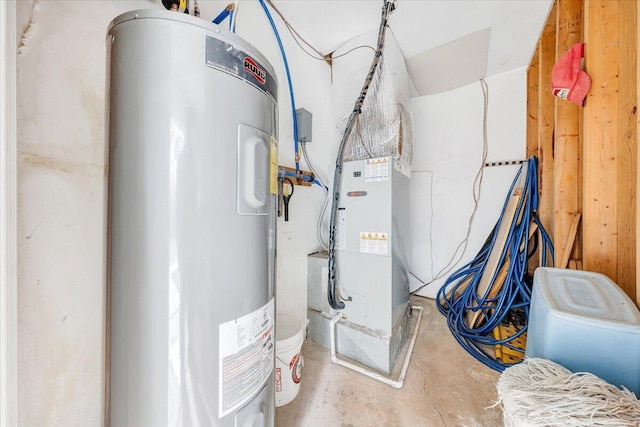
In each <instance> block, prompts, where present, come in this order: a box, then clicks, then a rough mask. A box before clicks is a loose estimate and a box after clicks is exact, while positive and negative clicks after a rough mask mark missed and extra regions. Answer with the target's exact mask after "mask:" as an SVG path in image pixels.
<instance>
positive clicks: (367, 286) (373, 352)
mask: <svg viewBox="0 0 640 427" xmlns="http://www.w3.org/2000/svg"><path fill="white" fill-rule="evenodd" d="M409 184H410V180H409V178H408V177H407V176H405V175H403V174H402V173H401V172H399V171H398V169H397V168H396V167H395V166H394V160H393V158H392V157H381V158H376V159H366V160H357V161H352V162H345V163H344V165H343V172H342V183H341V189H340V200H339V205H338V213H337V216H338V217H337V236H336V246H335V248H336V267H337V272H336V281H337V285H338V288H339V295H343V296H344V297H345V298H348V297H350V298H351V301H344V303H345V308H344V309H343V310H339V311H340V312H342V313H343V314H344V315H345V316H346V318H345V320H342V321H340V322H339V323H338V325H337V326H338V329H337V333H336V337H337V351H338V353H339V354H341V355H343V356H346V357H349V358H351V359H353V360H355V361H357V362H359V363H361V364H364V365H366V366H368V367H370V368H373V369H376V370H378V371H381V372H385V373H390V372H391V371H392V370H393V366H394V365H395V362H396V359H397V357H398V355H399V354H400V352H401V350H402V347H403V346H404V344H405V342H406V341H407V338H408V336H409V322H408V320H409V316H408V313H409V273H408V267H407V265H408V263H407V260H408V259H409V252H408V249H409V248H408V245H405V242H408V238H409V226H410V222H409V221H410V216H409ZM308 262H309V276H308V278H309V295H310V297H309V302H310V308H309V310H308V315H309V320H310V325H309V337H310V338H311V339H312V340H314V341H316V342H319V343H321V344H324V345H326V346H329V337H328V333H329V327H328V321H329V320H328V319H330V318H331V317H333V316H334V315H335V314H336V313H338V311H336V310H331V309H329V312H328V313H327V312H325V310H327V309H328V307H327V306H325V302H324V301H326V298H327V297H326V295H327V293H326V286H327V284H326V280H324V276H327V274H328V273H327V269H326V265H327V264H326V261H325V259H323V254H312V255H310V256H309V258H308ZM318 270H319V271H318ZM318 297H322V298H324V301H323V302H322V303H318V299H319V298H318ZM311 304H313V306H311Z"/></svg>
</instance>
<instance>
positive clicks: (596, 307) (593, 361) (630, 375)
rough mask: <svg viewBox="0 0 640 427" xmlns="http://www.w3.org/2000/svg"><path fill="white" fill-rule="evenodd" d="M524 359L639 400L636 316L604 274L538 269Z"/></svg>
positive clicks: (638, 315) (639, 342)
mask: <svg viewBox="0 0 640 427" xmlns="http://www.w3.org/2000/svg"><path fill="white" fill-rule="evenodd" d="M526 356H527V357H541V358H545V359H550V360H553V361H554V362H556V363H559V364H561V365H563V366H564V367H566V368H567V369H569V370H571V371H573V372H591V373H593V374H595V375H597V376H598V377H600V378H602V379H603V380H605V381H607V382H609V383H611V384H613V385H615V386H618V387H620V386H621V385H624V386H625V387H626V388H628V389H629V390H631V391H633V392H634V393H635V394H636V396H639V397H640V311H638V309H637V308H636V306H635V304H634V303H633V301H631V299H630V298H629V297H628V296H627V295H626V294H625V293H624V292H623V291H622V289H620V288H619V287H618V285H616V284H615V283H614V282H613V281H611V279H609V278H608V277H606V276H605V275H602V274H599V273H592V272H587V271H579V270H566V269H557V268H546V267H545V268H538V269H537V270H536V271H535V274H534V285H533V295H532V298H531V307H530V312H529V330H528V333H527V348H526Z"/></svg>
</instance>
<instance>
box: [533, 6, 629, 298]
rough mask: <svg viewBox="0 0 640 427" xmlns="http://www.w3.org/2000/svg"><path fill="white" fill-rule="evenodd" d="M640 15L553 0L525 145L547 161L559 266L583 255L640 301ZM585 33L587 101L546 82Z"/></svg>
mask: <svg viewBox="0 0 640 427" xmlns="http://www.w3.org/2000/svg"><path fill="white" fill-rule="evenodd" d="M638 16H639V13H638V10H637V4H636V2H635V1H628V0H556V2H555V4H554V6H553V8H552V10H551V12H550V14H549V18H548V21H547V24H546V25H545V27H544V30H543V32H542V35H541V37H540V40H539V42H538V46H537V49H536V53H535V54H534V56H533V59H532V61H531V65H530V67H529V70H528V73H527V77H528V92H529V93H528V102H527V115H528V116H527V153H528V154H530V155H531V154H535V155H537V156H538V158H539V160H540V171H539V175H540V200H541V201H540V210H539V214H540V218H541V220H542V223H543V225H544V226H545V227H546V228H547V231H548V232H549V234H550V235H551V236H552V237H553V243H554V246H555V250H556V253H555V265H556V266H557V267H566V265H562V264H564V263H565V262H566V260H569V259H572V260H573V261H572V265H576V260H577V261H578V262H577V264H578V265H579V264H580V262H581V263H582V265H583V268H584V269H585V270H589V271H597V272H600V273H604V274H606V275H607V276H609V277H610V278H611V279H612V280H614V281H615V282H616V283H618V284H619V285H620V287H622V289H624V291H625V292H626V293H627V294H628V295H629V296H630V297H631V298H632V299H634V300H635V301H636V302H637V303H638V304H639V305H640V280H638V277H640V263H639V262H638V251H637V250H636V247H637V245H638V241H639V240H640V231H639V230H638V223H639V222H640V221H639V220H638V215H637V212H638V209H639V207H640V204H639V203H638V201H637V197H636V194H637V188H638V182H639V179H638V172H637V171H638V156H637V134H638V130H639V122H638V115H637V111H636V110H637V104H638V99H639V96H640V95H639V92H638V87H637V78H638V70H639V69H640V68H639V65H638V64H639V62H638V56H637V52H636V48H637V44H638V40H639V39H638V31H637V20H638ZM580 41H582V42H584V43H585V71H586V72H587V73H588V74H589V75H590V77H591V81H592V84H591V89H590V91H589V94H588V95H587V98H586V100H585V104H584V106H578V105H575V104H573V103H571V102H569V101H565V100H561V99H559V98H555V97H553V95H552V94H551V89H550V86H549V83H550V76H551V69H552V67H553V65H554V64H555V62H556V61H557V59H558V58H559V57H560V56H561V55H562V54H563V53H564V52H566V50H567V49H568V48H569V47H571V46H572V45H574V44H575V43H578V42H580ZM579 219H580V222H579V223H578V224H579V227H578V231H577V236H576V238H575V239H572V238H571V237H570V236H572V227H573V230H575V224H576V222H577V221H578V220H579Z"/></svg>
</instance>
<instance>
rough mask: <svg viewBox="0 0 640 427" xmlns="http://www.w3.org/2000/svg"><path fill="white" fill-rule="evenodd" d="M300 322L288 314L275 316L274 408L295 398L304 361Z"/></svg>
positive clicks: (302, 335)
mask: <svg viewBox="0 0 640 427" xmlns="http://www.w3.org/2000/svg"><path fill="white" fill-rule="evenodd" d="M303 341H304V334H303V327H302V322H301V321H300V319H298V318H297V317H294V316H291V315H288V314H278V315H277V316H276V373H275V382H276V406H284V405H286V404H287V403H290V402H291V401H292V400H293V399H295V398H296V396H297V395H298V392H299V391H300V379H301V375H302V367H303V366H304V361H303V359H302V353H301V350H302V342H303Z"/></svg>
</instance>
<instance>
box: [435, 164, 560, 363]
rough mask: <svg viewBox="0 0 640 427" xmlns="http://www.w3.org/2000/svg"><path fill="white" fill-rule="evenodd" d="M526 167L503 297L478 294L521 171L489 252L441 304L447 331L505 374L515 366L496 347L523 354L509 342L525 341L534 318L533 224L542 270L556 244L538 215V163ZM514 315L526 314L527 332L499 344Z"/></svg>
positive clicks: (457, 275) (452, 283) (443, 292)
mask: <svg viewBox="0 0 640 427" xmlns="http://www.w3.org/2000/svg"><path fill="white" fill-rule="evenodd" d="M527 164H528V168H527V176H526V180H525V183H524V188H523V190H522V194H523V197H522V198H521V199H520V202H519V203H518V206H517V209H516V213H515V215H514V219H513V222H512V224H511V226H510V228H509V234H508V237H507V243H506V245H505V247H504V248H503V250H502V253H501V254H500V261H499V263H498V266H501V265H503V264H504V262H505V258H506V257H507V254H511V255H510V258H509V261H508V262H509V267H508V271H507V277H506V279H505V282H504V284H503V286H502V288H501V289H500V291H499V292H498V294H497V295H496V296H495V297H493V298H489V297H488V294H489V292H490V290H491V288H492V286H489V288H488V289H487V291H486V292H485V294H484V295H483V296H482V297H480V296H479V295H478V293H477V289H478V285H479V283H480V279H481V277H482V275H483V273H484V269H485V266H486V263H487V260H488V259H489V255H490V253H491V250H492V249H493V246H494V244H495V240H496V237H497V234H498V230H499V228H500V224H501V222H502V221H503V219H504V218H503V215H504V212H505V209H506V207H507V203H508V201H509V198H510V197H511V193H512V192H513V189H514V187H515V185H516V182H517V181H518V177H519V176H520V173H521V172H522V168H520V170H519V171H518V174H517V175H516V178H515V179H514V180H513V183H512V184H511V188H510V189H509V193H508V194H509V195H508V196H507V198H506V200H505V203H504V206H503V208H502V213H501V215H500V219H499V220H498V222H497V224H496V226H495V228H494V229H493V231H492V233H491V235H490V236H489V239H487V242H486V243H485V245H484V247H483V248H482V249H481V251H480V253H478V255H477V256H476V257H475V258H474V259H473V260H472V261H471V262H469V263H468V264H466V265H465V266H463V267H462V268H460V269H459V270H457V271H456V272H454V273H453V274H452V275H451V276H450V277H449V278H448V279H447V280H446V282H445V283H444V285H443V286H442V287H441V288H440V290H439V291H438V295H437V299H436V303H437V305H438V309H439V310H440V312H441V313H442V314H443V315H445V316H447V325H448V326H449V329H450V330H451V333H452V334H453V336H454V337H455V339H456V340H457V341H458V342H459V343H460V345H461V346H462V347H463V348H464V349H465V350H466V351H467V352H469V353H470V354H471V355H472V356H473V357H475V358H476V359H478V360H479V361H480V362H482V363H484V364H485V365H487V366H488V367H490V368H492V369H495V370H496V371H500V372H501V371H503V370H504V369H505V368H507V367H509V366H511V365H512V364H505V363H502V362H500V361H499V360H497V359H496V358H495V357H494V356H493V354H492V353H493V351H494V350H493V346H495V345H497V344H501V345H502V346H505V347H507V348H510V349H512V350H516V351H521V349H519V348H517V347H515V346H513V345H512V344H510V343H509V341H511V340H513V339H516V338H517V337H519V336H521V335H522V334H524V333H525V332H526V330H527V324H526V319H528V317H529V303H530V301H531V285H530V284H529V283H528V282H527V280H526V279H525V276H526V272H527V260H528V259H529V258H530V257H531V256H532V255H533V253H535V251H536V248H535V247H534V248H533V249H532V250H531V252H529V229H530V225H531V223H532V222H533V223H535V224H537V226H538V231H539V234H540V236H541V237H542V238H541V242H540V247H539V248H538V249H539V250H541V251H543V252H542V265H543V266H544V265H546V260H547V251H549V253H550V254H551V260H553V244H552V242H551V239H550V238H549V235H548V234H547V232H546V231H545V229H544V227H543V226H542V224H541V223H540V219H539V218H538V215H537V213H536V211H537V209H538V171H537V169H538V160H537V159H536V158H535V157H533V156H532V157H531V158H529V160H528V161H527ZM518 218H521V220H520V222H518ZM512 254H516V256H513V255H512ZM499 270H500V268H497V269H496V271H495V273H494V276H493V277H492V284H493V282H494V281H495V279H496V276H497V275H498V271H499ZM465 282H469V285H468V286H467V287H466V289H464V291H462V292H461V293H460V295H458V296H457V297H456V296H455V295H456V293H457V292H458V290H459V289H461V287H463V286H464V284H465ZM513 309H522V310H523V312H524V314H525V321H524V326H523V327H522V328H521V329H520V330H518V331H517V332H516V333H515V334H514V335H512V336H509V337H507V338H505V339H502V340H497V339H495V338H493V330H494V329H495V328H496V327H498V326H499V325H500V324H501V323H502V322H503V320H505V319H506V318H508V315H509V314H510V312H511V310H513ZM469 310H471V311H474V312H476V311H478V310H482V312H483V315H484V319H485V322H484V323H483V324H481V325H480V326H478V327H475V328H471V327H469V326H468V325H467V323H466V318H465V315H466V313H467V312H468V311H469ZM490 351H491V353H490Z"/></svg>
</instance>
